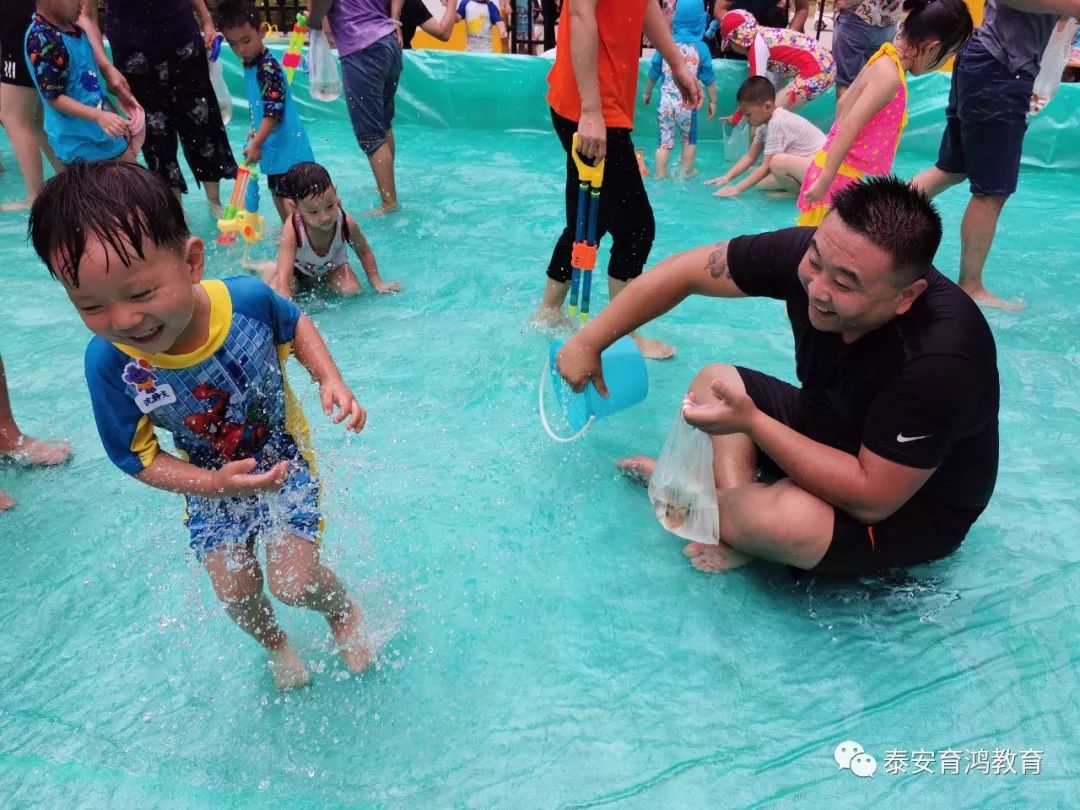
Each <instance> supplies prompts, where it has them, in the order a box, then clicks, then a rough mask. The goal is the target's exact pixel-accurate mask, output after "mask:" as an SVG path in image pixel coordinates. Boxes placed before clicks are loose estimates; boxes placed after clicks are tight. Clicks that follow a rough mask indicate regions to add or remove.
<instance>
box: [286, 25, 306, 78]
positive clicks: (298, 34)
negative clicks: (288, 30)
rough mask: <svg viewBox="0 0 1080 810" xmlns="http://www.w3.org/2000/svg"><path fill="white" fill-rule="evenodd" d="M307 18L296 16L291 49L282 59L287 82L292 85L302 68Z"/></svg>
mask: <svg viewBox="0 0 1080 810" xmlns="http://www.w3.org/2000/svg"><path fill="white" fill-rule="evenodd" d="M307 32H308V29H307V17H305V16H304V15H303V14H297V15H296V22H295V23H294V24H293V27H292V36H291V37H289V48H288V50H287V51H285V55H284V56H283V57H282V58H281V64H282V66H283V67H284V68H285V81H287V82H288V83H289V84H292V80H293V74H294V73H296V69H297V68H298V67H300V55H301V53H303V50H304V37H306V36H307Z"/></svg>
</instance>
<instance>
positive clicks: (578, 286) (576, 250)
mask: <svg viewBox="0 0 1080 810" xmlns="http://www.w3.org/2000/svg"><path fill="white" fill-rule="evenodd" d="M570 154H571V155H573V158H574V165H576V166H577V172H578V206H577V223H576V225H575V231H574V247H573V249H572V251H571V254H570V267H571V276H570V316H571V317H574V316H577V318H578V320H580V321H581V322H582V323H585V322H587V321H588V320H589V296H590V294H591V292H592V271H593V269H594V268H595V267H596V249H597V239H596V230H597V223H598V221H599V218H600V187H601V186H602V185H603V184H604V161H602V160H601V161H600V162H599V163H597V164H596V165H595V166H590V165H589V164H587V163H586V162H585V161H584V160H582V158H581V153H580V152H578V134H577V133H576V132H575V133H574V141H573V144H572V145H571V147H570ZM579 290H580V294H579Z"/></svg>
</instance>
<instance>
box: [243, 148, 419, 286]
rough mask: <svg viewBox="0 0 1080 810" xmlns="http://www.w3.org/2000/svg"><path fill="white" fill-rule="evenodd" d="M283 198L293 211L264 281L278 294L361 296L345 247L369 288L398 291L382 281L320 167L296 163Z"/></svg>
mask: <svg viewBox="0 0 1080 810" xmlns="http://www.w3.org/2000/svg"><path fill="white" fill-rule="evenodd" d="M285 187H286V188H287V194H288V195H289V198H290V199H291V200H292V202H293V204H294V205H295V210H294V211H293V212H292V215H291V216H290V217H289V219H288V220H287V221H286V222H285V226H284V227H283V228H282V229H281V242H280V244H279V246H278V260H277V264H276V265H275V266H270V267H268V268H266V267H264V268H262V269H265V270H267V271H268V272H267V273H266V275H264V276H263V279H264V280H265V281H266V283H267V284H269V285H270V286H272V287H273V288H274V289H275V290H276V291H277V292H278V294H279V295H282V296H284V297H285V298H292V297H293V295H294V294H295V293H296V292H306V291H309V290H313V289H316V288H318V287H328V288H330V289H331V290H333V291H334V292H336V293H340V294H341V295H356V294H357V293H359V292H360V280H359V279H358V278H357V277H356V273H355V272H353V269H352V267H350V266H349V256H348V253H347V252H346V250H345V247H346V245H348V246H349V247H351V248H352V249H353V253H355V254H356V258H358V259H359V260H360V266H361V267H363V268H364V273H365V274H366V275H367V279H368V283H369V284H371V287H372V289H373V290H375V292H377V293H392V292H398V291H400V290H401V285H400V284H398V283H397V282H395V281H383V280H382V277H380V276H379V266H378V264H376V262H375V254H374V252H372V250H371V245H369V244H368V241H367V239H365V238H364V233H363V231H361V230H360V226H359V225H358V224H357V223H356V220H355V219H353V218H352V217H351V216H350V215H349V214H346V213H345V209H344V208H342V207H341V200H340V198H339V197H338V193H337V187H336V186H335V185H334V184H333V182H332V181H331V180H330V173H329V172H328V171H326V169H325V168H323V167H322V166H320V165H319V164H318V163H311V162H306V163H298V164H297V165H295V166H293V167H292V168H291V169H290V170H289V172H288V174H287V175H286V176H285Z"/></svg>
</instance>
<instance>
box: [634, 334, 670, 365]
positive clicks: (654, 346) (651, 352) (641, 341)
mask: <svg viewBox="0 0 1080 810" xmlns="http://www.w3.org/2000/svg"><path fill="white" fill-rule="evenodd" d="M630 337H632V338H633V339H634V343H636V344H637V347H638V348H639V349H641V353H642V354H643V355H644V356H645V359H646V360H670V359H671V358H672V357H674V356H675V347H674V346H669V345H668V344H666V343H662V342H660V341H659V340H656V339H655V338H646V337H642V336H641V335H639V334H637V333H634V334H631V335H630Z"/></svg>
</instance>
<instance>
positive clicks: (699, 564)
mask: <svg viewBox="0 0 1080 810" xmlns="http://www.w3.org/2000/svg"><path fill="white" fill-rule="evenodd" d="M683 554H685V555H686V556H687V557H689V558H690V564H691V565H693V566H694V568H696V569H697V570H698V571H701V572H703V573H706V574H722V573H724V572H725V571H730V570H731V569H733V568H738V567H739V566H740V565H746V564H747V563H748V562H750V561H751V560H752V559H754V558H753V557H751V556H750V555H749V554H745V553H743V552H741V551H736V550H735V549H733V548H732V547H731V546H729V545H728V544H727V543H723V542H721V543H720V545H718V546H710V545H707V544H705V543H689V544H688V545H687V546H686V547H685V548H683Z"/></svg>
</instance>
